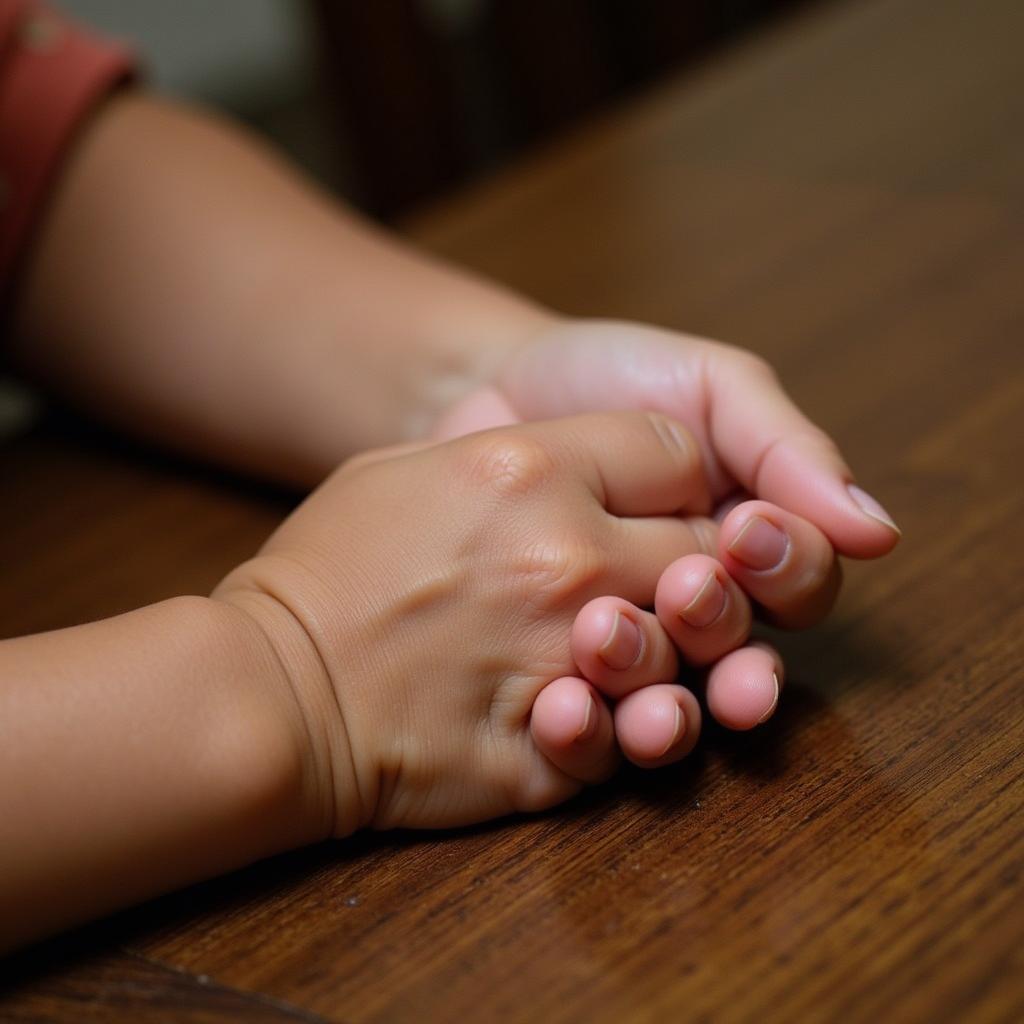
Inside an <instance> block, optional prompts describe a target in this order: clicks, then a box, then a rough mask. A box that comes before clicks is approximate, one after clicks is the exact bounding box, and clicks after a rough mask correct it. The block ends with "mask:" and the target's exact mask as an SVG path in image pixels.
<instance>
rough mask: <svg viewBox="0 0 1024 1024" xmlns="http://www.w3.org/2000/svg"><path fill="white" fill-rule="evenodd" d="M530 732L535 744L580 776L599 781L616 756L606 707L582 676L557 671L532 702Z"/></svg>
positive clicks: (607, 773) (610, 770) (608, 772)
mask: <svg viewBox="0 0 1024 1024" xmlns="http://www.w3.org/2000/svg"><path fill="white" fill-rule="evenodd" d="M530 732H531V734H532V736H533V742H534V743H535V744H536V746H537V749H538V750H539V751H540V752H541V753H542V754H543V755H544V756H545V757H546V758H548V760H549V761H551V763H552V764H554V765H555V767H556V768H558V769H559V770H560V771H563V772H565V774H566V775H569V776H571V777H572V778H574V779H578V780H579V781H580V782H602V781H604V780H605V779H607V778H608V777H609V776H610V775H611V774H612V773H613V772H614V771H615V768H616V765H617V764H618V762H619V755H618V750H617V748H616V746H615V730H614V727H613V724H612V716H611V712H610V711H609V710H608V705H607V704H605V702H604V700H603V699H602V698H601V696H600V694H598V693H597V692H595V690H594V689H593V687H591V685H590V684H589V683H588V682H587V681H586V680H585V679H577V678H575V677H573V676H563V677H562V678H560V679H556V680H554V681H553V682H551V683H548V685H547V686H545V687H544V689H543V690H541V691H540V693H539V694H538V695H537V699H536V700H535V701H534V702H533V711H532V712H531V715H530Z"/></svg>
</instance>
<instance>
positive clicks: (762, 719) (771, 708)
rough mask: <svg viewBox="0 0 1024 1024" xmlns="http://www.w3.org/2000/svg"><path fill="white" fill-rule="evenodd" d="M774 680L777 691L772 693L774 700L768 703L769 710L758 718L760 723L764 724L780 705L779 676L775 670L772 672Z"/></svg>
mask: <svg viewBox="0 0 1024 1024" xmlns="http://www.w3.org/2000/svg"><path fill="white" fill-rule="evenodd" d="M772 682H773V683H774V684H775V692H774V694H773V695H772V702H771V704H769V705H768V710H767V711H765V713H764V714H763V715H762V716H761V717H760V718H759V719H758V720H757V724H758V725H762V724H763V723H765V722H767V721H768V719H769V718H771V717H772V715H774V714H775V709H776V708H777V707H778V706H779V677H778V675H777V674H776V673H775V672H773V673H772Z"/></svg>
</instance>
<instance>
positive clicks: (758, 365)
mask: <svg viewBox="0 0 1024 1024" xmlns="http://www.w3.org/2000/svg"><path fill="white" fill-rule="evenodd" d="M729 351H730V355H731V358H732V361H733V367H734V369H735V370H737V371H739V372H745V373H747V374H748V375H750V376H752V377H764V378H768V379H770V380H776V379H777V377H778V374H777V373H776V371H775V367H774V366H772V364H771V363H770V362H768V360H767V359H765V357H764V356H762V355H759V354H758V353H757V352H751V351H750V350H749V349H745V348H730V350H729Z"/></svg>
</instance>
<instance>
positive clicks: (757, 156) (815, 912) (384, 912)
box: [0, 0, 1024, 1022]
mask: <svg viewBox="0 0 1024 1024" xmlns="http://www.w3.org/2000/svg"><path fill="white" fill-rule="evenodd" d="M1022 38H1024V6H1022V5H1020V4H1019V3H1017V2H1016V0H989V2H986V3H984V4H977V3H972V2H969V0H871V2H859V3H854V2H849V3H844V4H834V5H829V6H827V7H825V8H824V9H823V10H822V11H821V12H820V13H812V14H808V15H806V16H804V17H803V18H801V19H800V20H799V21H796V22H794V23H792V24H790V25H788V26H786V27H785V28H783V29H780V30H779V31H777V32H774V33H773V34H771V35H770V36H768V37H765V38H763V39H761V40H759V41H758V42H757V43H756V44H754V45H751V46H748V47H746V48H744V49H742V50H740V51H738V52H735V53H733V54H731V55H729V56H728V57H726V58H723V59H721V60H719V61H717V62H716V63H714V64H712V65H710V66H708V67H707V68H705V69H704V70H703V71H702V72H701V73H700V74H699V75H696V76H690V77H688V78H685V79H682V80H678V81H674V82H670V83H667V84H666V85H665V86H664V87H663V88H662V89H661V90H660V91H658V92H657V93H655V94H652V95H650V96H649V97H647V98H646V99H644V100H643V101H642V102H640V103H639V104H635V105H633V106H630V107H628V108H624V109H623V110H621V111H619V112H617V113H616V114H614V115H613V116H611V117H610V118H608V119H606V120H604V121H602V122H601V123H599V124H596V125H594V126H592V127H591V128H589V129H587V130H586V131H584V132H583V133H581V134H578V135H576V136H574V137H572V138H571V139H569V140H567V141H565V142H563V143H560V144H558V145H557V146H556V147H554V148H553V149H551V150H550V151H549V152H547V153H545V154H543V155H541V156H540V157H538V158H537V159H536V160H534V161H533V162H532V163H531V164H529V165H527V166H524V167H519V168H516V169H514V170H512V171H510V172H508V173H506V174H504V175H503V176H502V177H500V178H499V179H497V180H496V181H494V182H492V183H490V184H488V185H487V186H485V187H483V188H480V189H477V190H476V191H475V192H474V193H472V194H468V195H465V196H463V197H461V198H459V199H458V200H456V201H454V202H452V203H450V204H448V205H447V206H446V207H445V208H442V209H438V210H437V211H435V212H434V213H432V214H431V215H429V216H426V217H423V218H421V220H420V221H418V222H417V223H416V224H415V225H413V226H412V228H411V230H412V232H413V234H414V235H415V236H416V237H417V238H419V239H420V240H421V241H422V242H424V244H427V245H428V246H430V247H432V248H433V249H435V250H436V251H437V252H440V253H444V254H446V255H449V256H453V257H456V258H458V259H460V260H463V261H465V262H467V263H469V264H471V265H473V266H476V267H478V268H480V269H481V270H483V271H485V272H487V273H491V274H494V275H496V276H499V277H501V278H502V279H504V280H506V281H509V282H510V283H512V284H514V285H516V286H518V287H521V288H525V289H527V290H529V291H530V292H532V293H533V294H535V295H537V296H538V297H540V298H542V299H544V300H546V301H549V302H552V303H555V304H556V305H558V306H560V307H562V308H566V309H569V310H572V311H576V312H580V313H583V312H586V313H599V314H604V315H616V316H633V317H640V318H644V319H651V320H656V321H659V322H662V323H666V324H668V325H671V326H676V327H679V328H681V329H687V330H693V331H698V332H702V333H707V334H711V335H715V336H720V337H725V338H728V339H729V340H732V341H736V342H739V343H742V344H744V345H747V346H749V347H751V348H753V349H755V350H757V351H760V352H762V353H764V354H765V355H767V356H768V357H769V358H770V359H771V360H772V361H773V362H774V363H775V364H776V366H777V367H778V368H779V370H780V372H781V374H782V377H783V379H784V380H785V381H786V383H787V385H788V386H789V388H790V390H791V391H792V392H793V394H794V395H795V396H796V397H797V398H798V399H799V401H800V402H801V403H802V404H803V405H804V406H805V407H806V408H807V409H808V410H809V411H810V412H811V413H812V414H813V415H814V416H815V417H816V418H817V419H818V420H819V421H820V422H821V423H822V424H823V425H824V426H825V427H827V428H828V429H829V430H830V431H831V432H832V433H833V434H834V435H835V436H836V437H838V438H839V439H840V440H841V442H842V445H843V447H844V449H845V450H846V451H847V453H848V454H849V456H850V458H851V460H852V462H853V464H854V465H855V466H856V467H857V468H858V470H859V473H860V478H861V481H862V482H863V483H864V485H865V486H866V487H867V488H868V489H869V490H871V491H872V492H874V493H877V494H879V495H880V496H881V497H882V498H883V499H884V501H885V503H886V505H887V506H889V507H890V510H891V511H892V513H893V514H894V515H895V517H896V519H897V520H898V521H899V522H900V523H901V525H902V526H903V528H904V531H905V540H904V543H903V544H902V545H901V547H900V548H899V549H898V551H897V553H896V554H895V555H894V556H893V557H892V558H891V559H889V560H887V561H886V562H885V563H882V564H879V565H870V566H869V565H853V566H851V567H850V572H849V574H848V578H849V583H848V586H847V588H846V591H845V593H844V596H843V598H842V600H841V602H840V606H839V608H838V610H837V612H836V613H835V615H834V616H833V617H832V619H831V620H830V621H829V623H828V624H826V626H825V627H823V628H821V629H818V630H816V631H813V632H811V633H809V634H806V635H800V636H785V637H782V638H781V639H780V643H781V645H782V647H783V649H784V652H785V654H786V656H787V661H788V664H789V665H790V671H791V676H790V682H789V685H788V686H787V692H786V694H785V700H784V706H783V708H782V709H781V711H780V714H779V715H778V717H777V719H776V720H774V721H773V723H772V724H771V725H770V726H768V727H767V728H766V729H764V730H763V731H760V732H759V733H758V734H757V735H755V736H733V735H728V734H725V733H724V732H722V731H720V730H714V729H711V730H709V733H708V735H707V737H706V740H705V741H704V743H703V744H702V747H701V748H700V751H699V752H698V754H696V755H695V756H694V757H693V758H692V759H691V760H690V761H689V762H688V763H686V764H684V765H682V766H680V767H678V768H676V769H672V770H668V771H663V772H660V773H658V774H657V775H655V776H647V775H643V774H641V773H632V774H626V775H625V776H623V777H622V778H621V779H619V780H618V781H617V782H616V783H614V784H613V785H611V786H609V787H607V788H606V789H603V790H600V791H595V792H593V793H590V794H588V795H586V796H585V797H584V798H582V799H580V800H579V801H577V802H575V803H574V804H572V805H570V806H568V807H566V808H565V809H563V810H562V811H560V812H557V813H553V814H550V815H546V816H542V817H538V818H531V819H522V820H516V821H508V822H500V823H497V824H494V825H491V826H487V827H483V828H480V829H476V830H469V831H465V832H460V833H456V834H450V835H441V836H432V835H386V836H361V837H358V838H356V839H355V840H353V841H351V842H348V843H341V844H332V845H327V846H323V847H319V848H316V849H313V850H307V851H301V852H299V853H296V854H294V855H291V856H289V857H283V858H279V859H278V860H275V861H273V862H270V863H267V864H261V865H257V866H255V867H254V868H251V869H249V870H247V871H245V872H241V873H239V874H238V875H235V876H233V877H231V878H228V879H221V880H218V881H215V882H212V883H209V884H207V885H205V886H201V887H199V888H197V889H194V890H190V891H189V892H186V893H182V894H177V895H175V896H173V897H168V898H166V899H164V900H161V901H158V902H157V903H155V904H152V905H150V906H147V907H144V908H140V909H138V910H136V911H133V912H131V913H129V914H126V915H122V916H121V917H120V918H118V919H116V920H114V921H112V922H107V923H104V924H101V925H98V926H94V927H93V928H91V929H86V930H85V931H83V932H81V933H79V934H78V935H76V936H72V937H70V938H68V939H65V940H63V942H62V943H61V944H59V946H58V948H57V951H56V952H54V948H53V947H46V948H44V949H42V950H36V951H29V952H28V953H25V954H22V956H21V957H20V958H18V959H17V960H16V961H15V962H14V963H13V964H12V965H9V974H11V975H12V976H13V978H14V979H15V980H16V981H17V984H16V985H15V987H13V988H11V989H10V990H9V992H8V994H7V995H6V996H5V997H0V1017H4V1018H6V1017H14V1018H15V1019H18V1020H47V1019H77V1018H78V1016H83V1017H84V1011H83V1012H82V1013H79V1012H78V1011H79V1010H80V1009H81V1007H82V1006H83V1005H87V1006H88V1008H89V1012H90V1013H91V1014H92V1015H93V1017H94V1018H95V1019H139V1018H140V1016H141V1012H140V1011H139V1005H140V1000H141V1002H143V1003H145V1005H146V1007H150V1008H151V1007H153V1006H156V1007H162V1008H163V1010H164V1012H165V1015H166V1016H167V1017H168V1018H174V1017H177V1018H179V1019H186V1020H188V1019H197V1020H206V1019H221V1017H218V1016H217V1014H218V1013H220V1014H221V1015H222V1017H223V1016H224V1015H230V1014H232V1013H234V1014H235V1015H236V1016H237V1017H240V1018H241V1017H246V1016H252V1017H253V1019H262V1018H260V1016H259V1014H261V1013H262V1014H263V1015H264V1017H267V1015H268V1014H272V1013H277V1014H278V1016H281V1017H284V1018H286V1017H287V1015H288V1014H308V1015H313V1016H319V1017H322V1018H325V1019H328V1020H337V1021H341V1020H344V1021H358V1022H376V1021H381V1022H383V1021H413V1020H415V1021H420V1020H441V1021H448V1020H457V1019H472V1020H474V1021H475V1020H481V1021H491V1020H508V1021H536V1020H544V1021H577V1020H587V1021H620V1020H637V1021H655V1020H657V1021H661V1020H714V1021H733V1020H735V1021H752V1020H759V1021H760V1020H780V1021H782V1020H785V1021H793V1020H800V1021H819V1020H820V1021H826V1020H837V1021H844V1022H846V1021H875V1020H879V1019H883V1020H900V1021H924V1020H927V1021H938V1020H945V1021H957V1022H961V1021H1007V1022H1009V1021H1015V1020H1020V1019H1024V880H1022V877H1021V875H1022V868H1024V813H1022V805H1024V779H1022V775H1024V754H1022V740H1024V686H1022V670H1021V665H1022V663H1024V641H1022V636H1024V571H1022V570H1024V559H1022V554H1021V553H1022V551H1024V528H1022V522H1024V489H1022V488H1021V484H1020V468H1021V465H1022V458H1021V457H1022V455H1024V417H1022V413H1024V288H1022V287H1021V283H1022V279H1024V134H1022V132H1021V130H1020V129H1021V125H1022V124H1024V61H1022V60H1021V59H1020V40H1021V39H1022ZM0 474H2V477H0V478H2V480H3V491H4V501H3V503H2V506H0V564H3V566H4V576H5V580H6V582H7V583H8V586H7V587H6V588H5V591H4V594H3V595H2V598H0V629H2V630H3V632H5V633H8V634H10V633H17V632H22V631H26V630H30V629H41V628H48V627H51V626H54V625H60V624H63V623H65V622H70V621H76V620H79V619H82V618H87V617H92V616H98V615H103V614H108V613H109V612H111V611H115V610H118V609H119V608H123V607H128V606H131V605H133V604H136V603H138V602H141V601H148V600H154V599H156V598H159V597H162V596H165V595H166V594H169V593H174V592H180V591H182V590H199V591H201V590H204V589H205V588H207V587H208V586H209V584H210V582H211V581H213V580H214V579H216V578H217V577H218V576H219V575H220V574H221V573H222V572H223V571H224V570H225V569H226V568H227V567H228V566H230V565H231V564H233V563H234V562H236V561H237V560H239V559H240V558H242V557H244V556H245V555H246V554H247V553H248V551H249V550H251V549H252V548H253V547H254V546H255V545H256V544H257V543H258V541H259V539H260V538H261V537H262V536H263V535H264V534H265V533H266V532H267V531H268V530H269V528H270V527H271V525H272V524H273V523H274V522H275V521H276V520H277V519H278V518H279V517H280V516H281V515H282V514H283V512H284V511H285V508H286V503H285V501H284V499H282V498H281V497H280V496H277V495H273V494H269V493H264V492H260V491H255V490H252V489H245V488H241V487H239V486H236V485H233V484H230V483H225V482H223V481H220V480H217V479H215V478H212V477H209V476H206V475H203V474H200V473H198V472H197V471H196V470H195V469H194V468H191V467H187V466H182V465H178V464H170V463H167V464H162V463H155V462H154V461H153V460H152V458H151V456H149V455H147V454H146V453H139V452H134V451H132V450H126V449H123V448H118V447H116V446H113V445H112V444H110V443H109V441H105V440H102V439H91V440H85V441H75V440H73V439H72V438H71V437H69V436H68V434H67V431H66V430H62V429H60V428H59V427H58V428H54V429H51V430H48V431H41V432H37V433H36V434H34V435H31V436H28V437H26V438H24V439H22V440H20V441H18V442H16V443H12V444H9V445H8V446H6V447H5V448H4V449H2V450H0ZM125 551H127V554H125ZM39 963H43V964H45V968H40V967H39V966H38V965H39ZM140 974H141V975H142V981H141V982H140V983H139V984H140V985H141V995H138V996H137V997H136V996H133V997H132V999H133V1000H135V1001H134V1002H132V1001H128V1002H126V1001H125V998H124V992H125V991H126V987H129V988H130V987H131V986H133V985H134V984H135V980H134V979H137V978H138V977H139V976H140ZM199 978H203V979H207V980H206V981H204V982H202V983H199V982H198V980H197V979H199ZM18 979H20V980H18ZM187 979H193V981H195V983H194V984H189V983H187ZM210 986H213V987H212V988H211V987H210ZM69 992H73V993H74V1000H76V1002H69V1001H68V999H69V997H68V993H69ZM83 1000H84V1001H85V1002H83ZM232 1000H236V1001H237V1002H232ZM190 1013H192V1014H193V1016H192V1017H190V1016H189V1014H190ZM203 1013H205V1014H206V1016H202V1014H203ZM142 1019H145V1017H144V1016H142ZM269 1019H275V1018H274V1017H273V1016H270V1017H269Z"/></svg>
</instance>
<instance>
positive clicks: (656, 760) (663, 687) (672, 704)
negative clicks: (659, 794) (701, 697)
mask: <svg viewBox="0 0 1024 1024" xmlns="http://www.w3.org/2000/svg"><path fill="white" fill-rule="evenodd" d="M615 735H616V736H617V737H618V740H619V747H620V748H621V750H622V753H623V754H625V755H626V757H627V758H629V760H630V761H632V762H633V764H635V765H639V766H640V767H641V768H657V767H659V766H661V765H665V764H672V763H673V762H674V761H678V760H679V759H680V758H682V757H685V756H686V755H687V754H688V753H690V751H691V750H693V748H694V746H695V745H696V743H697V737H698V736H699V735H700V706H699V705H698V704H697V698H696V697H694V695H693V694H692V693H690V691H689V690H687V689H686V688H685V687H682V686H676V685H674V684H668V683H661V684H657V685H654V686H645V687H644V688H643V689H641V690H634V691H633V693H630V694H628V695H627V696H625V697H623V698H622V700H620V701H619V703H618V704H616V705H615Z"/></svg>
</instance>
